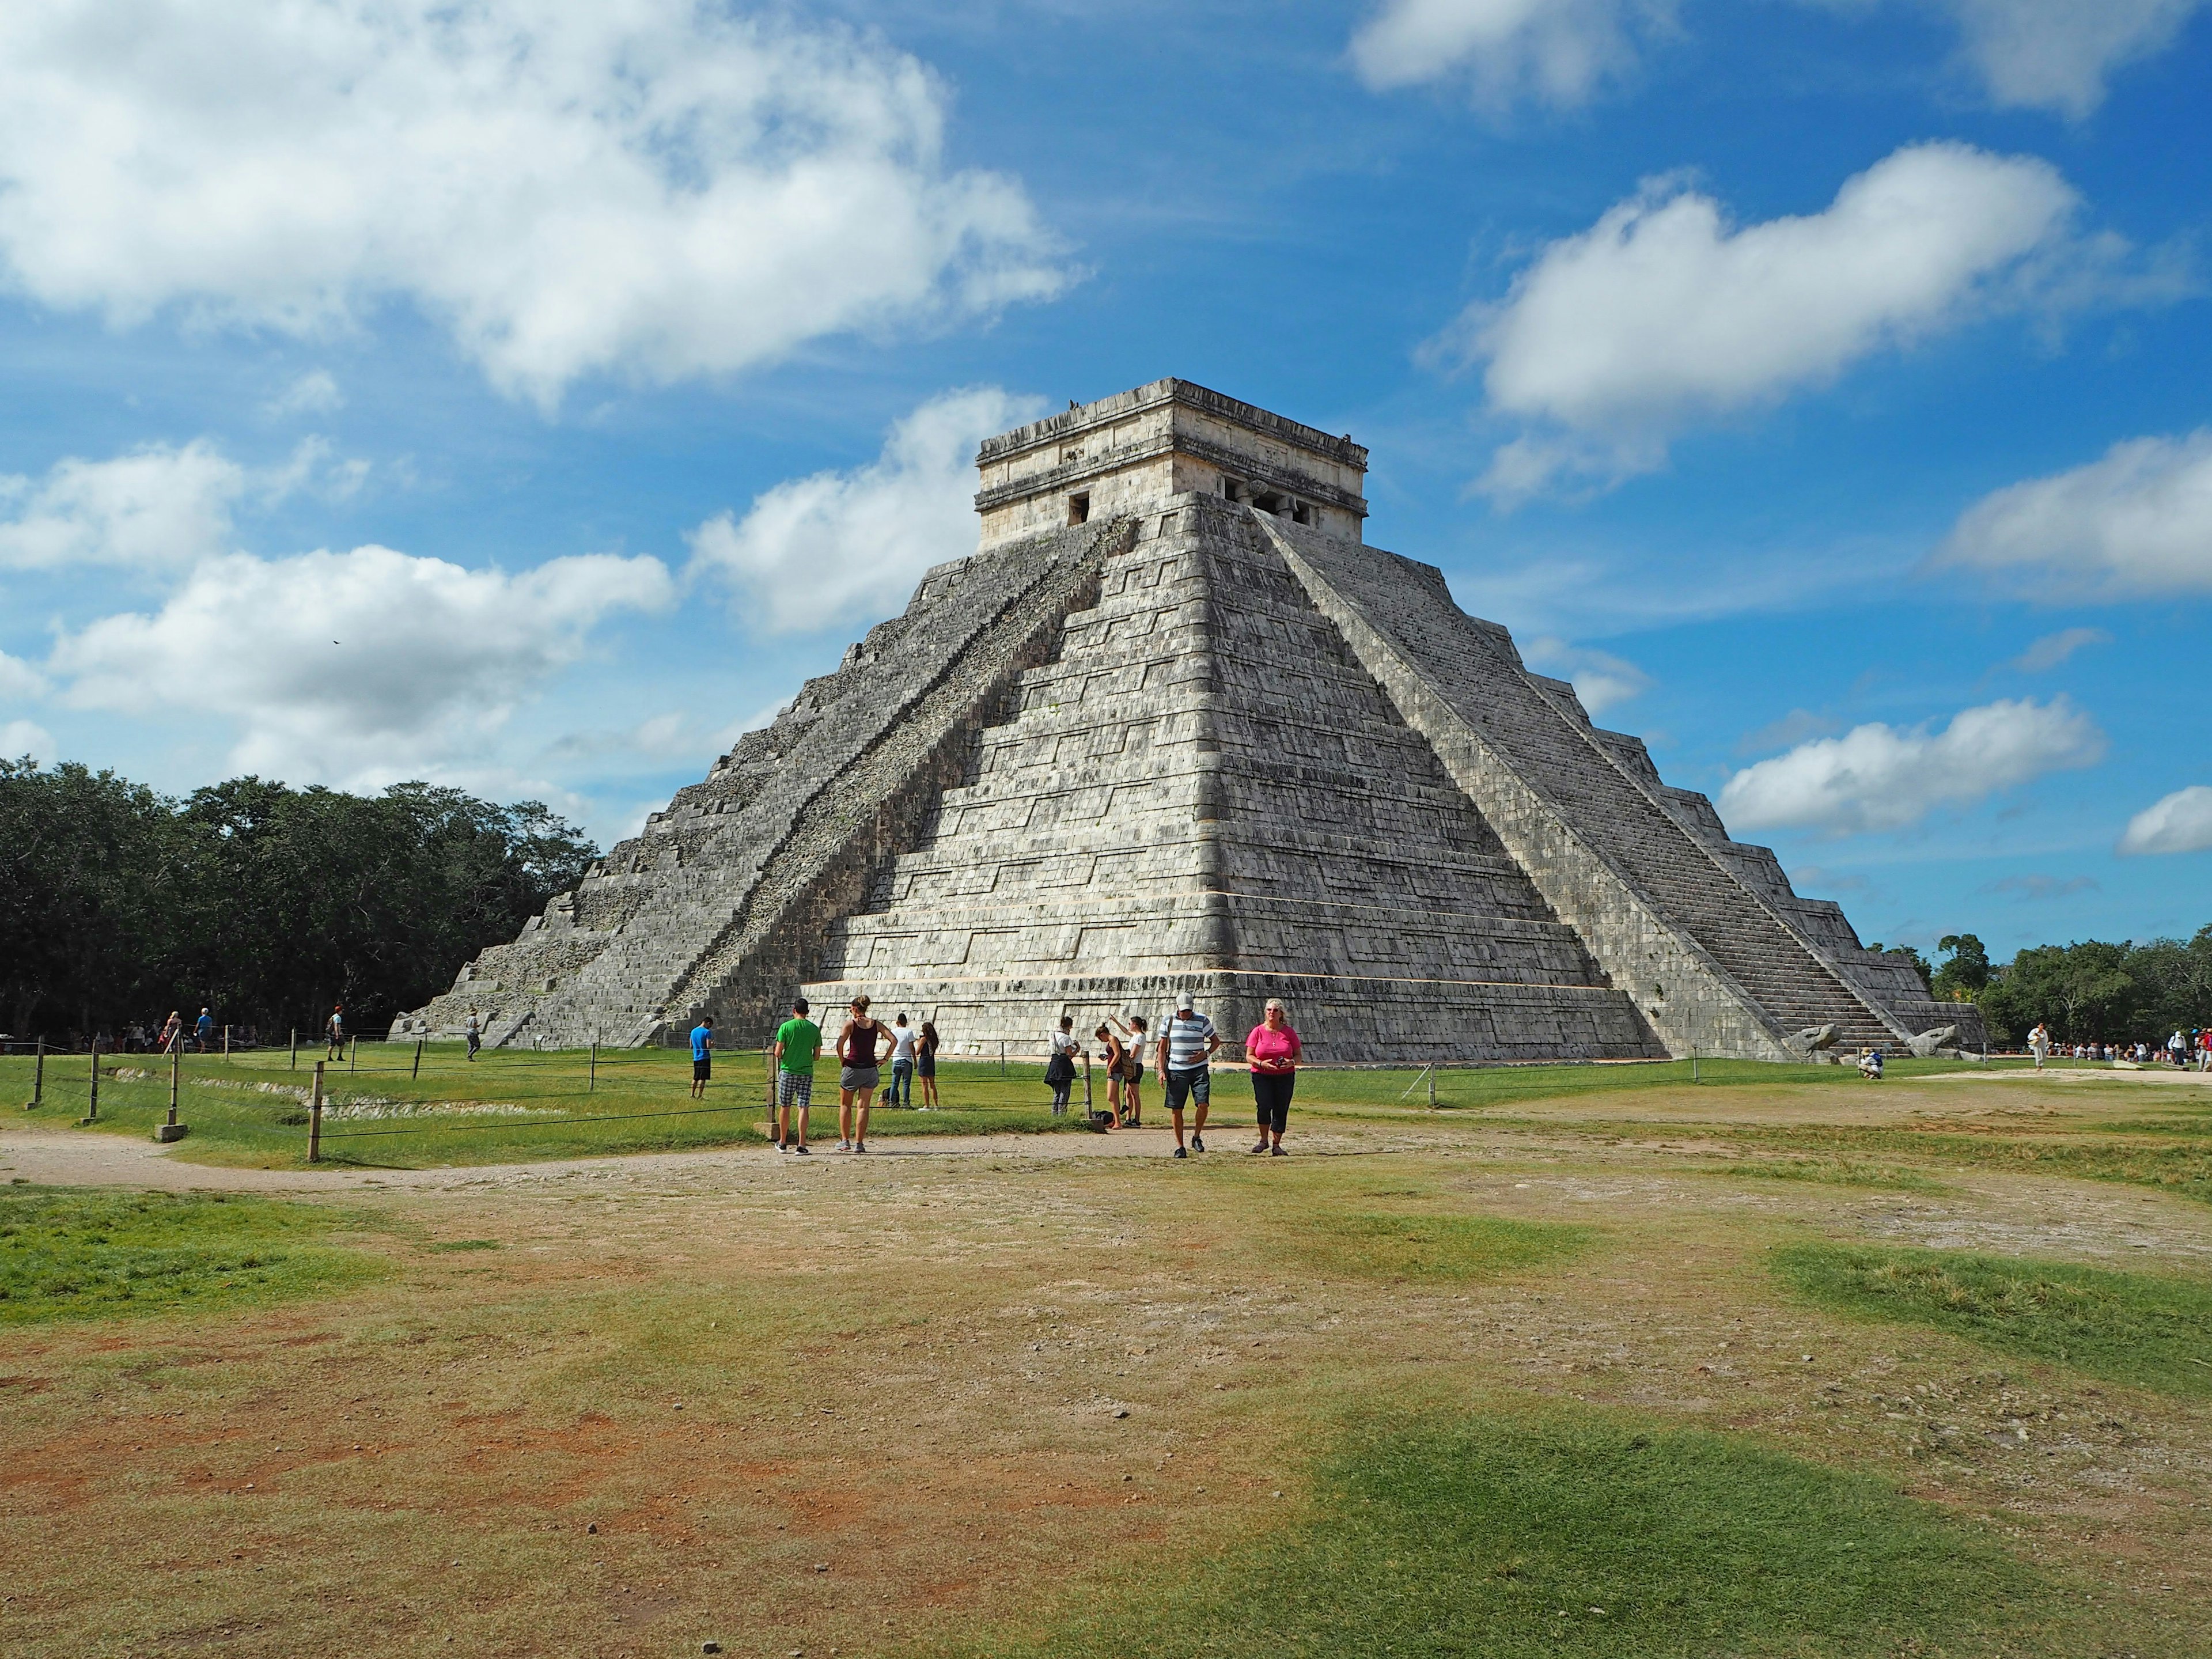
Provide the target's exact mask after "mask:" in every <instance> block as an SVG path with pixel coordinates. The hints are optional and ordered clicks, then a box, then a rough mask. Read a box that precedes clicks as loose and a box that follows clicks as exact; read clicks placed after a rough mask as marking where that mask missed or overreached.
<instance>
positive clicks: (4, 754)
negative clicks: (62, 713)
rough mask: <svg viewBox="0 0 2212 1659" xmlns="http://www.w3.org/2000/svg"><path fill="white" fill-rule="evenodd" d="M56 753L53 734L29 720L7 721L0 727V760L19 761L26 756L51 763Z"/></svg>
mask: <svg viewBox="0 0 2212 1659" xmlns="http://www.w3.org/2000/svg"><path fill="white" fill-rule="evenodd" d="M58 753H59V751H58V750H56V749H55V747H54V739H53V734H52V732H48V731H47V730H46V727H45V726H36V725H33V723H32V722H31V721H29V720H9V721H8V722H6V723H5V724H4V725H0V760H21V759H22V758H23V757H24V756H26V755H28V756H29V757H31V758H32V759H33V760H35V761H45V762H52V760H54V759H55V758H56V757H57V756H58Z"/></svg>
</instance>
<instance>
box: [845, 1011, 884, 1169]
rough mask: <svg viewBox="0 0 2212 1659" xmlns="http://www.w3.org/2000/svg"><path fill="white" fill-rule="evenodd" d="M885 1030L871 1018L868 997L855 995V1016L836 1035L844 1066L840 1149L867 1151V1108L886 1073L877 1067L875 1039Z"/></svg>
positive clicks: (872, 1101) (871, 1103)
mask: <svg viewBox="0 0 2212 1659" xmlns="http://www.w3.org/2000/svg"><path fill="white" fill-rule="evenodd" d="M883 1029H884V1028H883V1027H882V1026H881V1025H878V1024H877V1023H876V1022H875V1021H874V1020H872V1019H871V1018H868V1000H867V998H866V997H854V999H853V1017H852V1018H850V1019H848V1020H847V1021H846V1022H845V1029H844V1030H842V1031H840V1032H839V1033H838V1034H837V1058H838V1060H839V1061H840V1062H841V1063H842V1070H841V1071H840V1072H839V1073H838V1074H837V1150H838V1151H839V1152H866V1151H867V1150H868V1108H869V1107H870V1106H872V1105H873V1104H874V1103H875V1098H876V1085H877V1083H878V1080H880V1079H881V1078H882V1076H883V1073H881V1072H879V1071H878V1070H877V1054H876V1047H877V1045H876V1039H877V1038H878V1036H881V1035H882V1034H883ZM856 1104H857V1106H858V1108H859V1111H858V1113H857V1115H856V1114H855V1112H854V1107H855V1105H856Z"/></svg>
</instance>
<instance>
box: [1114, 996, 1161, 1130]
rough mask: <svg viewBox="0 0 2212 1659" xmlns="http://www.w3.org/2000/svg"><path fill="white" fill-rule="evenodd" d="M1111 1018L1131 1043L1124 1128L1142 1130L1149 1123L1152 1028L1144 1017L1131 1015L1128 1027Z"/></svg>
mask: <svg viewBox="0 0 2212 1659" xmlns="http://www.w3.org/2000/svg"><path fill="white" fill-rule="evenodd" d="M1108 1018H1109V1019H1110V1020H1112V1022H1113V1024H1114V1027H1115V1030H1118V1031H1119V1032H1120V1033H1121V1036H1123V1037H1124V1038H1125V1039H1126V1040H1127V1052H1128V1059H1127V1060H1125V1061H1124V1062H1123V1066H1124V1068H1125V1069H1124V1070H1123V1071H1122V1073H1121V1110H1122V1118H1121V1127H1123V1128H1125V1129H1134V1128H1138V1127H1140V1126H1142V1124H1143V1123H1144V1121H1145V1096H1144V1088H1145V1049H1146V1047H1147V1046H1148V1045H1149V1044H1150V1043H1151V1042H1152V1027H1151V1026H1150V1025H1149V1024H1146V1020H1145V1017H1144V1016H1143V1015H1142V1014H1132V1015H1130V1016H1129V1018H1128V1021H1127V1024H1124V1023H1123V1022H1122V1021H1121V1019H1120V1018H1117V1017H1115V1016H1113V1015H1109V1016H1108Z"/></svg>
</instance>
